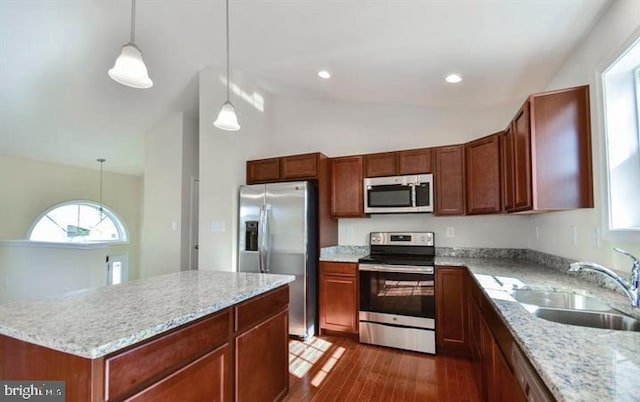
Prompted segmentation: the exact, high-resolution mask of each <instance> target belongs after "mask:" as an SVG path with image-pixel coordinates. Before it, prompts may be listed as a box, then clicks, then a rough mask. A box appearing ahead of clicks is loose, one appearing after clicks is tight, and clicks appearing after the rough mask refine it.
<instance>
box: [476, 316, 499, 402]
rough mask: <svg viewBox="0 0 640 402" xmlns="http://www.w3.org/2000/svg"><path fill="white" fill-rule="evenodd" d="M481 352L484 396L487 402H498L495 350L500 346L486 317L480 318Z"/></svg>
mask: <svg viewBox="0 0 640 402" xmlns="http://www.w3.org/2000/svg"><path fill="white" fill-rule="evenodd" d="M479 323H480V351H481V354H482V373H483V376H484V378H483V381H482V383H483V384H484V396H485V398H486V399H485V400H486V401H487V402H498V399H497V396H498V392H497V389H496V385H497V381H496V374H495V364H494V361H493V360H494V350H495V348H497V347H498V346H497V345H496V342H495V340H494V339H493V334H492V333H491V330H490V329H489V326H488V325H487V322H486V321H485V319H484V317H483V316H482V315H481V316H480V320H479Z"/></svg>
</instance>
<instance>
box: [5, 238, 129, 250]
mask: <svg viewBox="0 0 640 402" xmlns="http://www.w3.org/2000/svg"><path fill="white" fill-rule="evenodd" d="M120 244H128V243H125V242H117V243H103V242H101V243H55V242H46V241H31V240H0V246H10V247H48V248H67V249H81V250H97V249H104V248H109V247H111V246H114V245H120Z"/></svg>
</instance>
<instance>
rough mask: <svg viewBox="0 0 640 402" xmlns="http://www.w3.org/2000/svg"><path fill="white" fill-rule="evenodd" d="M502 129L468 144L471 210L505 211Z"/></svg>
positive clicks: (466, 155)
mask: <svg viewBox="0 0 640 402" xmlns="http://www.w3.org/2000/svg"><path fill="white" fill-rule="evenodd" d="M501 135H502V133H496V134H492V135H490V136H488V137H484V138H481V139H479V140H475V141H471V142H469V143H467V144H465V147H464V150H465V169H466V183H467V193H466V200H467V210H466V211H467V214H469V215H475V214H491V213H494V214H495V213H500V211H502V201H501V199H502V192H501V181H500V145H501V142H500V140H501Z"/></svg>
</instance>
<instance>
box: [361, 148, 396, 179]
mask: <svg viewBox="0 0 640 402" xmlns="http://www.w3.org/2000/svg"><path fill="white" fill-rule="evenodd" d="M396 157H397V153H396V152H385V153H380V154H368V155H364V177H380V176H395V175H396V174H397V170H396Z"/></svg>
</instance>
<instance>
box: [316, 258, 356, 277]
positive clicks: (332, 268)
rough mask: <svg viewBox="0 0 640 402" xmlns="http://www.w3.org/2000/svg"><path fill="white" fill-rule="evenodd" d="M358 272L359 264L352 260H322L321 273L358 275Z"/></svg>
mask: <svg viewBox="0 0 640 402" xmlns="http://www.w3.org/2000/svg"><path fill="white" fill-rule="evenodd" d="M357 272H358V264H355V263H351V262H327V261H321V262H320V274H321V275H327V274H328V275H344V276H356V273H357Z"/></svg>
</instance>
